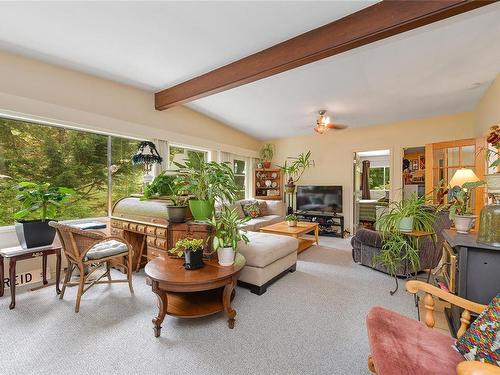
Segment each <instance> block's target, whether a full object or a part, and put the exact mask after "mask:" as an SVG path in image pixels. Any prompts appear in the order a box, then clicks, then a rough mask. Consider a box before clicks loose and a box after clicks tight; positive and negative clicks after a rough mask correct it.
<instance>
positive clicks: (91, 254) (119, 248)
mask: <svg viewBox="0 0 500 375" xmlns="http://www.w3.org/2000/svg"><path fill="white" fill-rule="evenodd" d="M127 252H128V247H127V245H125V244H124V243H123V242H119V241H116V240H108V241H104V242H101V243H98V244H97V245H94V246H92V247H91V249H90V250H89V251H88V253H87V259H93V260H97V259H102V258H106V257H110V256H113V255H118V254H122V253H127Z"/></svg>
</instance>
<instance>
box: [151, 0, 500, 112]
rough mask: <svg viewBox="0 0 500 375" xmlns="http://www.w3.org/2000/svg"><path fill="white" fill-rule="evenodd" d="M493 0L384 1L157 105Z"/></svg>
mask: <svg viewBox="0 0 500 375" xmlns="http://www.w3.org/2000/svg"><path fill="white" fill-rule="evenodd" d="M494 2H495V1H494V0H491V1H489V0H430V1H429V0H385V1H382V2H380V3H377V4H375V5H372V6H370V7H367V8H364V9H362V10H360V11H358V12H356V13H352V14H350V15H348V16H346V17H344V18H341V19H339V20H336V21H334V22H331V23H329V24H326V25H324V26H321V27H319V28H317V29H314V30H311V31H308V32H306V33H304V34H301V35H298V36H296V37H294V38H292V39H289V40H286V41H284V42H282V43H279V44H276V45H274V46H272V47H270V48H267V49H265V50H262V51H260V52H257V53H255V54H253V55H249V56H247V57H244V58H242V59H240V60H237V61H235V62H232V63H230V64H228V65H225V66H222V67H220V68H218V69H215V70H212V71H210V72H208V73H205V74H203V75H200V76H198V77H195V78H193V79H190V80H188V81H186V82H183V83H180V84H178V85H175V86H173V87H170V88H168V89H165V90H162V91H160V92H157V93H156V94H155V107H156V109H158V110H164V109H167V108H170V107H173V106H176V105H179V104H183V103H187V102H190V101H193V100H196V99H200V98H203V97H206V96H209V95H212V94H216V93H219V92H222V91H226V90H229V89H232V88H235V87H238V86H241V85H245V84H247V83H250V82H255V81H257V80H259V79H262V78H266V77H270V76H272V75H275V74H279V73H282V72H285V71H287V70H290V69H293V68H297V67H299V66H302V65H306V64H309V63H312V62H314V61H318V60H321V59H324V58H326V57H330V56H333V55H336V54H339V53H342V52H345V51H348V50H351V49H354V48H357V47H360V46H363V45H366V44H369V43H373V42H375V41H378V40H381V39H384V38H388V37H390V36H393V35H396V34H400V33H403V32H405V31H408V30H412V29H415V28H418V27H421V26H425V25H428V24H430V23H433V22H436V21H440V20H442V19H445V18H448V17H452V16H455V15H457V14H460V13H464V12H468V11H470V10H473V9H476V8H479V7H482V6H485V5H488V4H490V3H494ZM457 37H458V38H459V37H460V36H459V35H457ZM410 48H411V46H410Z"/></svg>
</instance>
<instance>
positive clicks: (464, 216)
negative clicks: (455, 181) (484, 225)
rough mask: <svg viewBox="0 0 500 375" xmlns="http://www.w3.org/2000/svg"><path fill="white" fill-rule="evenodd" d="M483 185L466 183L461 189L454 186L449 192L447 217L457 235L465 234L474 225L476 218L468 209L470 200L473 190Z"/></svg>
mask: <svg viewBox="0 0 500 375" xmlns="http://www.w3.org/2000/svg"><path fill="white" fill-rule="evenodd" d="M483 184H484V181H475V182H466V183H464V184H463V185H462V186H461V187H460V186H455V187H453V188H451V189H450V190H449V192H448V195H449V198H448V200H449V202H450V204H449V210H450V215H449V216H450V220H453V222H454V223H455V229H456V230H457V232H458V233H462V234H467V233H469V231H470V230H471V228H472V226H473V225H474V221H475V220H476V218H477V216H476V215H473V213H472V210H471V208H470V198H471V194H472V192H473V191H474V189H475V188H477V187H478V186H481V185H483Z"/></svg>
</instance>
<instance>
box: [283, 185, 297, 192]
mask: <svg viewBox="0 0 500 375" xmlns="http://www.w3.org/2000/svg"><path fill="white" fill-rule="evenodd" d="M285 191H286V192H287V193H288V194H293V193H295V184H294V185H290V184H286V185H285Z"/></svg>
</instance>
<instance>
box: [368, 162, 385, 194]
mask: <svg viewBox="0 0 500 375" xmlns="http://www.w3.org/2000/svg"><path fill="white" fill-rule="evenodd" d="M384 170H385V176H384ZM389 176H390V170H389V167H378V168H377V167H376V168H370V173H369V175H368V185H369V186H370V190H389V189H390V186H389Z"/></svg>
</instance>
